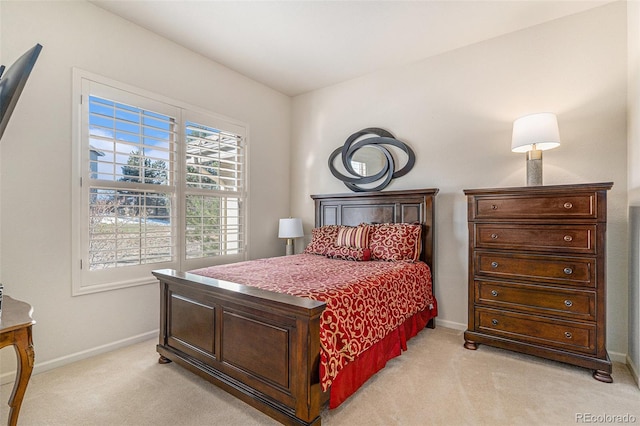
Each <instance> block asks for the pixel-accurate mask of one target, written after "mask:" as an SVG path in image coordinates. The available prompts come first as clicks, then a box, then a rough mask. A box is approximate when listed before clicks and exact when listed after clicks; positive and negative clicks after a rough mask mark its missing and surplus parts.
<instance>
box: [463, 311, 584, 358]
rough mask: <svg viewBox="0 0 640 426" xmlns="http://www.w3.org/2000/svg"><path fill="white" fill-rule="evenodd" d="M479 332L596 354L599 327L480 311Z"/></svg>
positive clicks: (538, 317) (477, 327) (552, 319)
mask: <svg viewBox="0 0 640 426" xmlns="http://www.w3.org/2000/svg"><path fill="white" fill-rule="evenodd" d="M476 331H480V332H483V333H487V334H492V335H494V336H501V337H504V338H507V339H514V340H519V341H522V342H526V343H532V344H537V345H544V346H552V347H556V348H561V349H566V350H571V351H578V352H582V353H589V354H593V353H595V352H596V326H595V324H590V323H579V322H571V321H564V320H559V319H554V318H548V317H542V316H536V315H527V314H519V313H515V312H506V311H504V312H503V311H498V310H493V309H484V308H478V309H476Z"/></svg>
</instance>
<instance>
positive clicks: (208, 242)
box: [88, 96, 244, 270]
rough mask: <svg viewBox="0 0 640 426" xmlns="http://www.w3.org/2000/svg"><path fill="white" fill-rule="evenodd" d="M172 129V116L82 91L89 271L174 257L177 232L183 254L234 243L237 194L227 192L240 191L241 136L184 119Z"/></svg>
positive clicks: (236, 246)
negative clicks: (87, 95) (86, 130)
mask: <svg viewBox="0 0 640 426" xmlns="http://www.w3.org/2000/svg"><path fill="white" fill-rule="evenodd" d="M176 127H177V126H176V120H175V119H174V118H172V117H169V116H166V115H162V114H158V113H156V112H152V111H146V110H144V109H142V108H137V107H131V106H128V105H124V104H120V103H118V102H114V101H110V100H107V99H102V98H98V97H95V96H91V97H90V103H89V142H90V143H89V147H88V148H89V178H90V188H89V268H90V270H99V269H107V268H114V267H121V266H127V265H142V264H148V263H157V262H168V261H172V260H175V257H176V255H177V252H178V250H177V248H178V247H177V244H176V243H177V241H178V238H180V237H179V236H180V235H182V237H181V238H180V239H181V241H183V242H184V246H185V257H186V258H187V259H190V258H200V257H207V256H216V255H221V254H229V253H238V252H239V251H240V250H241V249H242V247H243V233H242V226H241V224H242V221H243V213H242V199H241V198H240V197H238V196H237V194H233V193H236V192H239V191H240V190H241V189H242V179H243V176H242V166H243V161H244V159H243V155H244V153H243V149H242V146H241V142H242V138H241V137H239V136H236V135H233V134H231V133H225V132H223V131H220V130H218V129H215V128H211V127H207V126H204V125H200V124H196V123H191V122H188V123H187V124H186V126H185V130H184V131H183V133H182V136H183V138H180V137H179V136H178V134H177V132H176V129H175V128H176ZM180 140H183V141H184V142H183V143H184V144H185V154H184V156H183V157H182V160H181V161H180V162H179V163H178V162H176V161H175V158H176V157H177V156H178V155H179V154H178V153H179V152H180V150H178V149H177V147H178V143H179V141H180ZM178 173H181V176H182V179H180V178H179V176H178V175H177V174H178ZM180 181H183V182H184V186H183V188H184V189H183V190H182V191H181V190H179V189H178V184H179V182H180ZM225 191H230V192H231V193H229V194H228V195H226V194H224V192H225ZM220 192H223V194H220ZM179 194H183V195H184V198H183V199H182V200H183V203H184V210H182V212H183V214H182V215H180V214H179V213H178V212H177V211H176V206H177V205H180V204H181V203H178V200H177V199H176V197H177V196H178V195H179ZM181 216H183V218H184V228H183V229H182V231H181V232H180V231H179V230H178V226H180V225H179V224H180V223H181V221H179V218H180V217H181Z"/></svg>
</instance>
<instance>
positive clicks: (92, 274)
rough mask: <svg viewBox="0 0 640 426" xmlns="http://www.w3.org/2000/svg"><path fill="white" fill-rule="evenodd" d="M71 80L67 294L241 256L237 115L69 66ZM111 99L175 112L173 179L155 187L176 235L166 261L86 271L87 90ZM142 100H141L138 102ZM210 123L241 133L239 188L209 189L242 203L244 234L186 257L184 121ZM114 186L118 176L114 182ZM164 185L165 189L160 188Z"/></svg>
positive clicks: (144, 281)
mask: <svg viewBox="0 0 640 426" xmlns="http://www.w3.org/2000/svg"><path fill="white" fill-rule="evenodd" d="M72 74H73V76H72V77H73V85H72V96H73V101H72V109H73V111H72V143H73V145H72V185H71V188H72V191H71V203H72V208H71V224H72V226H71V229H72V244H71V245H72V256H71V259H72V277H71V278H72V279H71V281H72V296H78V295H82V294H91V293H96V292H101V291H108V290H114V289H119V288H127V287H133V286H139V285H148V284H155V283H157V281H156V279H155V277H153V275H152V274H151V271H153V270H157V269H176V270H183V271H185V270H190V269H195V268H200V267H204V266H208V265H214V264H223V263H230V262H235V261H241V260H246V259H247V256H248V251H249V250H248V249H249V247H248V246H249V244H248V241H249V228H248V226H249V191H248V182H249V176H248V171H249V144H248V133H249V131H248V126H247V125H246V124H245V123H242V122H240V121H238V120H234V119H230V118H228V117H225V116H222V115H220V114H215V113H211V112H209V111H206V110H204V109H201V108H197V107H194V106H192V105H189V104H186V103H184V102H180V101H176V100H173V99H170V98H167V97H165V96H162V95H158V94H155V93H152V92H149V91H146V90H143V89H139V88H136V87H133V86H130V85H127V84H124V83H120V82H117V81H115V80H112V79H108V78H106V77H103V76H100V75H97V74H94V73H90V72H88V71H84V70H81V69H78V68H73V70H72ZM89 93H90V94H91V95H95V96H98V97H103V98H106V99H111V100H113V101H116V102H118V103H124V104H129V105H134V106H136V107H139V108H143V109H149V110H151V111H154V112H158V113H161V114H166V115H168V116H171V117H174V118H175V124H174V127H175V134H176V137H175V141H174V142H173V143H174V144H175V149H174V150H173V151H172V152H173V154H172V155H174V156H175V161H174V169H173V170H171V168H170V167H169V168H170V170H169V174H170V175H171V174H174V175H175V176H174V183H173V184H172V185H169V186H164V185H158V186H157V187H155V188H154V191H158V192H166V193H171V194H172V195H171V209H172V213H171V214H172V223H171V233H172V236H173V238H174V239H175V243H174V244H173V247H174V250H175V253H173V254H172V260H171V261H168V262H160V263H150V264H143V265H135V266H127V267H119V268H108V269H104V270H94V271H89V269H88V267H87V262H88V253H89V236H88V230H89V225H88V221H89V195H90V190H89V183H88V182H83V180H84V179H88V177H89V176H90V173H91V171H90V170H89V168H90V167H89V149H88V148H89V135H88V129H89V126H88V123H87V122H86V117H88V108H89V101H88V96H87V95H88V94H89ZM143 100H144V102H143ZM189 121H191V122H196V123H198V124H202V125H206V126H209V127H215V128H217V129H220V130H223V131H225V132H230V133H233V134H235V135H238V136H241V137H242V141H243V154H244V162H243V164H242V176H241V178H242V181H241V188H240V189H239V191H212V192H210V195H217V194H218V193H221V192H224V194H223V195H225V196H229V197H235V198H238V199H240V200H241V203H243V206H242V212H243V216H242V218H241V222H240V230H241V234H243V235H244V238H243V241H242V244H241V248H240V251H239V253H238V254H232V255H218V256H209V257H202V258H196V259H187V258H186V212H185V208H186V202H185V200H186V195H187V194H188V193H189V191H188V190H187V188H186V178H185V176H186V170H185V160H186V157H185V156H186V136H185V125H186V123H187V122H189ZM114 183H115V184H116V185H114V186H118V185H117V184H118V182H114ZM151 185H152V184H139V188H140V189H141V190H145V189H147V190H148V189H149V188H150V186H151ZM163 188H166V191H164V190H163Z"/></svg>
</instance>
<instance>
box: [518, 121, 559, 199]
mask: <svg viewBox="0 0 640 426" xmlns="http://www.w3.org/2000/svg"><path fill="white" fill-rule="evenodd" d="M557 146H560V131H559V130H558V119H557V118H556V115H555V114H552V113H550V112H543V113H538V114H530V115H525V116H524V117H520V118H518V119H517V120H516V121H514V122H513V137H512V139H511V151H513V152H526V153H527V186H540V185H542V151H544V150H547V149H552V148H556V147H557Z"/></svg>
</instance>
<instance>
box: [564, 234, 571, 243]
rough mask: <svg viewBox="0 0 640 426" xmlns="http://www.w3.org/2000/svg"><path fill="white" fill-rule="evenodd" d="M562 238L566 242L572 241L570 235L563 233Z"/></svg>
mask: <svg viewBox="0 0 640 426" xmlns="http://www.w3.org/2000/svg"><path fill="white" fill-rule="evenodd" d="M564 240H565V241H566V242H570V241H573V237H572V236H571V235H565V236H564Z"/></svg>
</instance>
